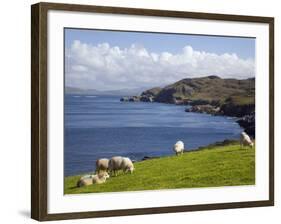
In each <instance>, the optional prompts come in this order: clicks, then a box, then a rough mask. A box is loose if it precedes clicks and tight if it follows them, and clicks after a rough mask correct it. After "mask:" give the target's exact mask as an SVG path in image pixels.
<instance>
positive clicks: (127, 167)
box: [108, 156, 134, 176]
mask: <svg viewBox="0 0 281 224" xmlns="http://www.w3.org/2000/svg"><path fill="white" fill-rule="evenodd" d="M108 169H109V172H110V173H112V174H113V175H114V176H116V175H117V173H118V171H119V170H123V172H128V171H129V172H130V173H132V172H133V171H134V165H133V163H132V161H131V160H130V158H127V157H121V156H114V157H112V158H111V159H110V160H109V164H108Z"/></svg>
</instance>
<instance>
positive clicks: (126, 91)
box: [65, 86, 143, 96]
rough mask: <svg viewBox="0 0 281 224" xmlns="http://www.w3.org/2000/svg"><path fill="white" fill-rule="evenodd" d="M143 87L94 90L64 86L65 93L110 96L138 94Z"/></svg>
mask: <svg viewBox="0 0 281 224" xmlns="http://www.w3.org/2000/svg"><path fill="white" fill-rule="evenodd" d="M142 90H143V88H135V89H119V90H96V89H82V88H77V87H71V86H66V87H65V93H66V94H82V95H89V94H92V95H110V96H111V95H112V96H123V95H139V94H140V93H141V92H142Z"/></svg>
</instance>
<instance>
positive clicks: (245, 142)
mask: <svg viewBox="0 0 281 224" xmlns="http://www.w3.org/2000/svg"><path fill="white" fill-rule="evenodd" d="M244 146H250V147H251V148H252V147H253V146H254V143H253V142H252V140H251V138H250V137H249V135H247V133H246V132H244V131H243V132H242V133H241V134H240V148H242V147H244Z"/></svg>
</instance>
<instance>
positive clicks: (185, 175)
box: [64, 143, 255, 194]
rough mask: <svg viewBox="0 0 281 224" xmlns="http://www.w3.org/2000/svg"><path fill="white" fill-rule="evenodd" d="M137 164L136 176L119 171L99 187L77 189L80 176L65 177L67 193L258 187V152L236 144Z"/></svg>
mask: <svg viewBox="0 0 281 224" xmlns="http://www.w3.org/2000/svg"><path fill="white" fill-rule="evenodd" d="M134 165H135V172H134V173H133V174H123V173H122V172H120V173H119V175H118V176H117V177H110V178H109V179H108V180H107V182H106V183H104V184H100V185H90V186H87V187H81V188H77V187H76V183H77V180H78V179H79V178H80V176H79V175H78V176H71V177H66V178H65V188H64V190H65V194H77V193H93V192H120V191H139V190H156V189H174V188H194V187H217V186H235V185H253V184H255V149H254V148H253V149H250V148H245V149H240V146H239V145H238V144H237V143H235V144H231V145H225V146H212V147H209V148H203V149H202V150H199V151H193V152H187V153H184V154H183V155H182V156H178V157H177V156H175V155H171V156H167V157H162V158H159V159H151V160H146V161H141V162H136V163H134Z"/></svg>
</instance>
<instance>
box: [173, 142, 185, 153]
mask: <svg viewBox="0 0 281 224" xmlns="http://www.w3.org/2000/svg"><path fill="white" fill-rule="evenodd" d="M173 150H174V152H175V153H176V155H182V154H183V150H184V143H183V142H182V141H177V142H176V144H175V145H174V147H173Z"/></svg>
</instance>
